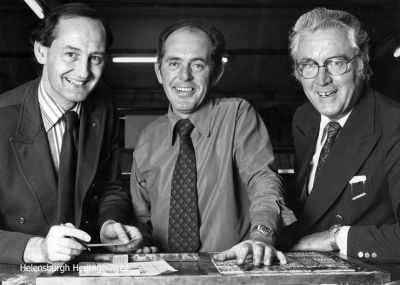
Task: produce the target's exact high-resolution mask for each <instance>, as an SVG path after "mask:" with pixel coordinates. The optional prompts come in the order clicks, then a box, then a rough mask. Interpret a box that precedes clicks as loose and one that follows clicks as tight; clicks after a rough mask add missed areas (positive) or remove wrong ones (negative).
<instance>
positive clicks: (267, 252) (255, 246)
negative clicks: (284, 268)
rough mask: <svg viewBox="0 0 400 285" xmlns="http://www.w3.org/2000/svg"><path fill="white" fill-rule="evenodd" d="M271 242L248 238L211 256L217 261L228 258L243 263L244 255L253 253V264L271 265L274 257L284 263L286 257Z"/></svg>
mask: <svg viewBox="0 0 400 285" xmlns="http://www.w3.org/2000/svg"><path fill="white" fill-rule="evenodd" d="M271 244H272V242H271V243H268V242H265V241H260V240H257V239H250V240H246V241H243V242H241V243H239V244H237V245H235V246H233V247H232V248H230V249H228V250H226V251H223V252H221V253H218V254H215V255H214V256H213V258H214V259H215V260H217V261H224V260H228V259H235V258H236V262H237V265H243V264H244V262H245V260H246V257H247V256H250V255H251V254H253V264H254V266H260V265H262V264H263V263H264V264H265V265H271V263H272V261H273V260H274V259H277V260H279V262H280V263H281V264H286V263H287V261H286V257H285V255H284V254H283V253H282V252H281V251H278V250H276V249H275V248H274V247H273V246H272V245H271Z"/></svg>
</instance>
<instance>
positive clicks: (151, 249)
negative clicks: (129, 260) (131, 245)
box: [135, 246, 158, 253]
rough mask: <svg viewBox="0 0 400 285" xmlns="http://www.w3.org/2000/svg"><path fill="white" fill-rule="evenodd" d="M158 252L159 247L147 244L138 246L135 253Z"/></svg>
mask: <svg viewBox="0 0 400 285" xmlns="http://www.w3.org/2000/svg"><path fill="white" fill-rule="evenodd" d="M156 252H158V248H157V247H156V246H145V247H143V248H138V249H136V250H135V253H156Z"/></svg>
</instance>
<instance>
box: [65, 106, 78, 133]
mask: <svg viewBox="0 0 400 285" xmlns="http://www.w3.org/2000/svg"><path fill="white" fill-rule="evenodd" d="M64 119H65V129H66V130H67V131H72V130H73V129H74V127H75V124H76V122H77V121H78V114H77V113H76V112H75V111H67V112H65V113H64Z"/></svg>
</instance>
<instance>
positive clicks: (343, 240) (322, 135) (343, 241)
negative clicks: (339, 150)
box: [307, 111, 351, 255]
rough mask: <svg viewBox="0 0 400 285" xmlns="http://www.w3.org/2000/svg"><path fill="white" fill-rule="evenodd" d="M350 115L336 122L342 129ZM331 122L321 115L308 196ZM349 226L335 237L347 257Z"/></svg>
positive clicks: (311, 162) (341, 229)
mask: <svg viewBox="0 0 400 285" xmlns="http://www.w3.org/2000/svg"><path fill="white" fill-rule="evenodd" d="M350 114H351V111H350V112H349V113H347V114H346V115H345V116H343V117H342V118H340V119H339V120H337V121H336V122H338V123H339V124H340V126H341V127H342V128H343V126H344V124H345V123H346V121H347V119H348V118H349V116H350ZM330 122H331V120H330V119H329V118H328V117H326V116H324V115H322V114H321V122H320V125H319V133H318V139H317V143H316V145H315V152H314V155H313V157H312V160H311V161H310V176H309V177H308V185H307V191H308V193H309V194H310V193H311V191H312V188H313V186H314V180H315V172H316V171H317V165H318V160H319V155H320V153H321V149H322V146H323V145H324V143H325V141H326V137H327V132H328V130H327V126H328V124H329V123H330ZM349 229H350V226H342V227H341V228H340V230H339V232H338V235H337V241H336V242H337V245H338V247H339V249H340V253H341V254H344V255H347V235H348V232H349Z"/></svg>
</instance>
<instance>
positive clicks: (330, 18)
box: [289, 7, 372, 80]
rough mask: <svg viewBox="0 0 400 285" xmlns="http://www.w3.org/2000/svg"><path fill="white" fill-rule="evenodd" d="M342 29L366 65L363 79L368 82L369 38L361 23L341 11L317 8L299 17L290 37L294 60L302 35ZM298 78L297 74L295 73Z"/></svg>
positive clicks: (369, 69)
mask: <svg viewBox="0 0 400 285" xmlns="http://www.w3.org/2000/svg"><path fill="white" fill-rule="evenodd" d="M329 28H335V29H341V30H343V31H345V32H346V33H347V36H348V39H349V42H350V44H351V46H352V47H354V49H355V50H356V52H357V54H358V57H359V58H361V60H362V61H363V64H364V69H363V74H362V77H363V78H364V79H366V80H368V79H369V78H370V76H371V74H372V70H371V67H370V65H369V37H368V34H367V32H366V31H364V30H363V29H362V28H361V23H360V21H359V20H358V19H357V18H356V17H355V16H353V15H351V14H350V13H347V12H345V11H340V10H330V9H326V8H320V7H319V8H315V9H314V10H312V11H310V12H308V13H305V14H303V15H302V16H300V17H299V19H298V20H297V22H296V24H295V25H294V27H293V29H292V33H291V34H290V36H289V42H290V43H289V48H290V55H291V56H292V59H293V60H294V61H296V56H297V51H298V44H299V38H300V35H301V34H302V33H305V32H311V33H312V32H315V31H317V30H319V29H329ZM294 74H295V76H296V78H298V75H297V72H296V71H295V72H294Z"/></svg>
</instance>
